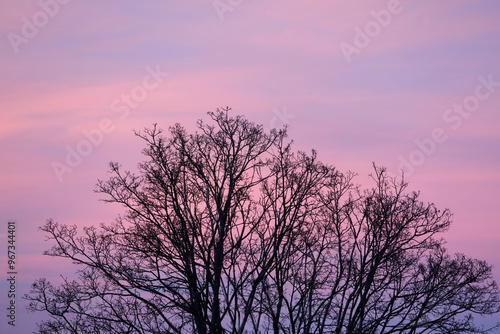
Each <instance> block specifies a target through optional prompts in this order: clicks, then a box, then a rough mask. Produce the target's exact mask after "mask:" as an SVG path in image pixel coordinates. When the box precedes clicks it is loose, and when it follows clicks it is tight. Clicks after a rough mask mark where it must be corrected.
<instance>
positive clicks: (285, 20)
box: [0, 0, 500, 333]
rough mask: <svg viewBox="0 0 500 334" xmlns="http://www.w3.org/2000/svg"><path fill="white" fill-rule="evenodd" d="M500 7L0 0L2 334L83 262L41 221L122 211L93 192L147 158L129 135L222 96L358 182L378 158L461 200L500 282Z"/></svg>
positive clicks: (459, 211)
mask: <svg viewBox="0 0 500 334" xmlns="http://www.w3.org/2000/svg"><path fill="white" fill-rule="evenodd" d="M499 17H500V2H498V1H496V0H454V1H435V0H421V1H416V0H413V1H412V0H389V1H386V0H384V1H379V0H370V1H368V0H365V1H361V0H356V1H353V0H328V1H327V0H316V1H313V2H311V1H297V0H287V1H283V0H270V1H262V0H253V1H250V0H183V1H158V0H151V1H130V0H123V1H116V0H115V1H85V2H83V1H76V0H39V1H26V0H16V1H9V0H0V141H1V145H0V157H1V164H0V182H1V187H0V226H2V227H1V229H2V230H0V247H1V248H2V250H1V251H0V254H1V262H2V264H1V268H2V269H1V270H2V273H1V277H2V283H1V284H0V286H1V289H0V293H1V294H2V298H0V309H1V310H2V311H1V312H0V313H2V315H1V317H0V319H1V320H0V332H1V333H29V332H31V331H34V330H35V329H36V327H35V322H36V321H39V320H40V319H41V318H43V317H44V316H45V315H44V314H38V313H35V314H32V313H27V311H26V310H25V308H24V306H25V302H24V301H23V300H22V299H21V298H20V297H21V296H22V295H23V294H25V293H27V292H28V291H29V286H30V284H31V283H32V282H33V281H34V280H35V279H36V278H39V277H47V278H49V279H53V280H55V281H57V280H58V279H59V276H60V275H61V274H63V275H71V273H73V272H74V271H75V267H73V266H72V265H71V264H70V263H67V262H65V261H64V260H61V259H53V258H49V257H47V256H43V255H42V252H43V251H44V250H47V249H49V248H50V247H51V246H52V244H51V243H50V242H47V241H46V240H45V239H46V238H45V235H44V233H43V232H41V231H40V230H39V229H38V228H39V227H40V226H42V225H43V224H44V223H45V221H46V220H47V219H49V218H53V219H54V220H56V221H58V222H61V223H65V224H76V225H77V226H80V227H83V226H90V225H99V224H100V223H101V222H111V221H112V220H113V219H114V218H115V217H116V215H117V213H119V212H120V208H119V207H117V206H113V205H111V204H104V203H103V202H102V201H99V199H101V198H102V196H101V195H99V194H96V193H94V192H93V190H94V189H95V184H96V182H97V180H98V179H106V178H107V176H108V174H107V170H108V163H109V162H110V161H117V162H120V163H121V164H122V165H123V166H124V167H125V168H128V169H134V168H135V167H136V165H137V163H138V162H140V161H141V160H142V159H143V156H142V154H141V153H140V151H141V149H142V147H143V145H142V142H141V140H140V139H138V138H136V137H135V136H134V133H133V131H134V130H139V131H140V130H142V129H144V128H145V127H150V126H151V125H152V124H154V123H158V125H159V126H160V127H162V128H164V129H167V128H168V127H169V126H172V125H174V124H175V123H181V124H182V125H184V126H185V127H186V128H187V129H188V130H189V131H193V130H194V129H195V125H196V121H197V120H198V119H204V120H207V119H208V116H207V114H206V113H207V112H208V111H214V110H216V109H217V108H221V107H226V106H229V107H230V108H232V114H233V115H244V116H246V117H247V118H248V119H250V120H251V121H254V122H256V123H259V124H263V125H264V127H265V128H266V129H270V128H274V127H282V126H284V125H287V126H288V129H289V137H290V139H293V140H294V143H295V144H294V145H295V148H296V149H297V150H299V149H300V150H305V151H310V150H311V149H316V150H317V151H318V156H319V159H320V160H321V161H323V162H325V163H328V164H331V165H334V166H336V167H337V168H338V169H339V170H340V171H349V170H350V171H353V172H357V173H358V174H359V176H358V178H357V179H356V180H357V181H358V182H359V183H360V184H361V185H362V186H363V187H370V186H372V185H373V183H370V178H369V176H368V175H369V174H370V173H371V172H372V163H373V162H375V163H376V164H377V165H379V166H385V167H387V170H388V171H389V173H392V175H398V174H400V173H401V171H404V173H405V178H406V180H407V181H409V183H410V189H411V190H419V191H420V192H421V197H422V199H423V200H424V201H426V202H433V203H435V204H436V205H437V206H438V207H439V208H449V209H450V210H451V211H452V212H453V214H454V222H453V225H452V227H451V228H450V230H449V231H448V232H446V233H445V234H443V235H442V236H443V237H444V238H445V239H446V240H447V242H448V243H447V247H448V249H449V251H450V252H452V253H455V252H463V253H465V254H466V255H468V256H470V257H474V258H478V259H482V260H486V261H487V262H488V263H489V264H491V265H493V266H494V268H493V275H494V278H495V279H496V280H497V281H498V282H500V258H499V257H498V254H499V251H500V246H499V244H500V221H499V213H500V209H499V204H498V199H499V198H500V153H499V152H500V150H499V148H500V147H499V146H500V130H499V127H500V113H499V107H500V62H499V61H498V59H499V57H500V20H498V18H499ZM9 221H14V222H16V227H15V234H16V235H15V238H16V239H15V240H16V241H15V242H16V244H15V246H16V250H15V252H16V255H15V256H16V259H15V260H16V264H15V265H16V268H15V269H16V272H17V274H16V275H15V276H16V283H17V284H16V298H15V301H16V326H15V327H12V326H9V325H8V324H7V320H6V314H5V313H6V312H7V311H6V307H7V305H8V304H7V303H8V302H9V300H10V299H8V298H5V297H6V296H7V294H8V289H9V286H8V285H9V284H7V283H6V280H7V278H9V277H10V276H9V277H7V276H8V275H7V272H8V267H7V257H6V254H7V246H8V243H7V241H8V238H7V236H8V222H9ZM485 321H486V320H485Z"/></svg>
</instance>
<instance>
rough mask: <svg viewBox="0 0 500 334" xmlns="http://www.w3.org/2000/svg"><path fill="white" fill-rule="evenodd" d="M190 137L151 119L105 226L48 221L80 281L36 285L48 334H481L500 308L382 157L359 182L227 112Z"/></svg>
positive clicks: (493, 289)
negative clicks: (139, 156) (369, 182)
mask: <svg viewBox="0 0 500 334" xmlns="http://www.w3.org/2000/svg"><path fill="white" fill-rule="evenodd" d="M209 115H210V117H211V122H210V124H206V123H204V122H203V121H201V120H200V121H199V122H198V132H197V133H195V134H188V133H187V132H186V130H185V129H184V128H182V127H181V126H180V125H178V124H177V125H175V126H174V127H172V128H171V129H170V136H169V137H168V138H167V137H165V136H163V134H162V131H161V130H160V129H158V128H157V127H156V125H155V126H154V127H153V128H152V129H146V130H144V132H143V133H136V135H137V136H139V137H140V138H142V139H143V140H144V141H145V142H146V148H145V149H144V150H143V153H144V154H145V156H146V161H144V162H142V163H141V164H139V167H138V173H136V174H134V173H132V172H128V171H123V170H122V168H121V167H120V165H119V164H117V163H111V164H110V169H111V173H112V176H111V177H110V178H109V180H107V181H99V182H98V185H97V190H96V191H97V192H99V193H102V194H105V195H106V199H105V200H104V201H106V202H110V203H119V204H121V205H122V206H124V207H125V208H126V209H127V211H126V214H125V215H124V216H119V217H118V218H117V219H116V221H115V222H114V223H112V224H101V226H100V228H96V227H87V228H84V230H83V234H79V233H78V232H77V227H76V226H67V225H63V224H59V223H57V222H54V221H52V220H48V221H47V223H46V224H45V226H43V227H42V228H41V229H42V230H43V231H45V232H46V233H47V234H48V236H49V239H51V240H53V241H54V244H55V245H54V246H53V247H52V249H51V250H49V251H47V252H45V254H47V255H50V256H55V257H62V258H68V259H71V260H72V261H73V262H74V263H76V264H77V265H78V268H79V269H78V271H77V273H78V280H74V281H70V280H69V279H64V281H63V283H62V284H61V285H60V286H58V287H55V286H53V285H51V284H50V283H49V282H48V281H47V280H46V279H43V278H42V279H38V280H37V281H36V282H35V283H34V284H33V285H32V290H31V293H30V294H29V295H26V296H25V298H26V299H28V300H29V301H30V305H29V309H30V310H32V311H45V312H48V313H49V314H50V318H49V320H47V321H44V322H42V323H40V324H39V331H40V333H92V334H94V333H188V332H193V333H269V332H272V333H338V334H340V333H350V334H351V333H373V334H375V333H481V332H486V329H483V328H479V327H477V326H475V325H474V322H473V318H472V315H473V314H479V315H491V314H494V313H496V312H499V311H500V300H499V291H498V288H497V285H496V283H495V282H494V281H493V280H492V274H491V267H490V266H489V265H487V264H486V263H485V262H483V261H479V260H475V259H470V258H468V257H466V256H464V255H462V254H456V255H450V254H448V253H447V252H446V250H445V248H444V246H443V244H444V241H443V240H442V239H438V238H436V235H437V234H439V233H442V232H444V231H446V230H447V228H448V227H449V225H450V222H451V214H450V212H449V211H448V210H444V211H440V210H438V209H437V208H436V207H435V206H434V205H433V204H425V203H423V202H421V201H420V200H419V194H418V193H409V192H407V191H406V188H407V183H406V182H405V181H404V179H401V180H399V181H398V180H396V179H392V178H390V177H389V176H387V173H386V172H385V169H383V168H380V167H377V166H374V173H373V175H372V178H373V180H374V184H375V186H374V187H373V188H372V189H369V190H364V191H363V190H361V189H360V187H359V186H357V185H355V184H354V183H353V179H354V177H355V175H354V174H353V173H350V172H349V173H341V172H339V171H337V170H336V169H335V168H334V167H332V166H329V165H326V164H323V163H321V162H319V161H318V160H317V157H316V153H315V152H314V151H313V152H312V153H311V154H306V153H304V152H293V151H292V148H291V143H289V142H286V129H282V130H279V131H277V130H272V131H271V132H270V133H265V132H264V130H263V127H262V126H260V125H255V124H254V123H251V122H249V121H248V120H246V119H245V118H244V117H241V116H239V117H234V118H233V117H230V116H229V108H227V109H223V110H217V111H216V112H214V113H209Z"/></svg>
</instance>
